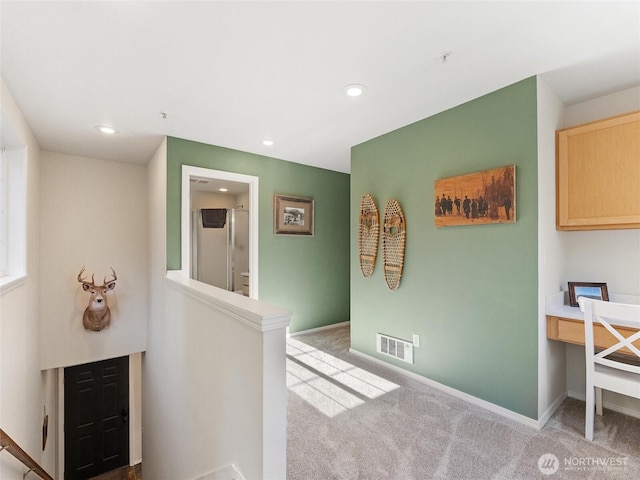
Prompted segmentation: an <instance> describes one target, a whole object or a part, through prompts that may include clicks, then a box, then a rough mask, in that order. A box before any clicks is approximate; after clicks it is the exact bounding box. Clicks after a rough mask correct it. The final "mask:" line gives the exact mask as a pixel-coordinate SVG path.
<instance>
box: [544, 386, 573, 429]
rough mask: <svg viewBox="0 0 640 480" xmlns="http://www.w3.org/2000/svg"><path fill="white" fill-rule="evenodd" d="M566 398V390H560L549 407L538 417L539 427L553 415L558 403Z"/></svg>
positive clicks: (558, 406)
mask: <svg viewBox="0 0 640 480" xmlns="http://www.w3.org/2000/svg"><path fill="white" fill-rule="evenodd" d="M566 398H567V392H562V393H561V394H560V395H558V396H557V397H556V399H555V400H554V401H553V402H552V403H551V405H549V408H547V409H546V410H545V412H544V413H543V414H542V415H541V416H540V418H538V423H539V424H540V428H542V427H544V426H545V425H546V424H547V422H548V421H549V419H550V418H551V417H552V416H553V414H554V413H555V412H556V410H557V409H558V408H560V405H561V404H562V402H564V400H565V399H566Z"/></svg>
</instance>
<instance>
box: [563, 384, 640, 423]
mask: <svg viewBox="0 0 640 480" xmlns="http://www.w3.org/2000/svg"><path fill="white" fill-rule="evenodd" d="M603 393H604V392H603ZM567 396H568V397H570V398H575V399H576V400H581V401H583V402H584V401H586V396H585V393H584V392H574V391H571V390H569V391H568V392H567ZM602 406H603V408H606V409H608V410H612V411H614V412H618V413H623V414H625V415H628V416H630V417H634V418H640V412H639V411H638V410H636V409H635V408H629V407H625V406H623V405H618V404H617V403H613V402H609V401H606V400H603V401H602Z"/></svg>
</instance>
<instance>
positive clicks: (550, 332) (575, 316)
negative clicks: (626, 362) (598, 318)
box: [545, 292, 640, 354]
mask: <svg viewBox="0 0 640 480" xmlns="http://www.w3.org/2000/svg"><path fill="white" fill-rule="evenodd" d="M565 298H566V292H558V293H556V294H554V295H550V296H548V297H547V298H546V305H545V313H546V316H547V338H548V339H549V340H558V341H560V342H566V343H573V344H575V345H584V315H583V313H582V312H581V311H580V308H579V307H570V306H569V305H566V304H565ZM610 300H611V301H612V302H619V303H633V304H638V303H640V297H639V296H636V295H615V294H611V295H610ZM618 330H619V331H620V333H621V334H622V335H623V336H625V337H629V336H630V335H633V334H634V333H635V332H637V331H638V329H635V328H626V327H618ZM593 332H594V333H593V334H594V343H595V347H596V348H600V349H603V348H608V347H610V346H612V345H614V344H616V343H618V340H617V339H616V338H615V337H614V336H613V335H612V334H611V333H610V332H609V331H608V330H607V329H606V328H605V327H603V326H602V325H598V324H594V326H593ZM634 345H635V346H636V347H638V348H640V340H638V341H636V342H634ZM620 352H621V353H622V352H624V353H629V354H633V353H632V352H631V351H630V350H629V349H627V348H621V349H620Z"/></svg>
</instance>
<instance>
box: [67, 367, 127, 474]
mask: <svg viewBox="0 0 640 480" xmlns="http://www.w3.org/2000/svg"><path fill="white" fill-rule="evenodd" d="M64 379H65V381H64V399H65V400H64V419H65V420H64V422H65V428H64V446H65V447H64V451H65V455H64V457H65V462H64V465H65V473H64V478H65V480H86V479H88V478H91V477H95V476H96V475H100V474H101V473H105V472H109V471H111V470H114V469H116V468H119V467H122V466H126V465H129V357H120V358H113V359H109V360H104V361H101V362H94V363H88V364H85V365H78V366H74V367H67V368H65V369H64Z"/></svg>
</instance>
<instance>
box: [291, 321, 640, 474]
mask: <svg viewBox="0 0 640 480" xmlns="http://www.w3.org/2000/svg"><path fill="white" fill-rule="evenodd" d="M287 384H288V388H289V392H288V425H287V479H288V480H329V479H361V480H369V479H370V480H383V479H398V480H411V479H415V480H422V479H432V478H433V479H443V480H444V479H447V480H449V479H469V480H482V479H505V480H507V479H508V480H512V479H536V478H551V479H565V478H567V479H594V480H595V479H636V478H640V419H636V418H633V417H628V416H626V415H622V414H619V413H616V412H612V411H609V410H605V412H604V417H602V418H600V417H598V416H596V426H595V438H594V442H588V441H586V440H585V439H584V402H581V401H578V400H574V399H570V398H568V399H567V400H565V402H564V403H563V404H562V405H561V407H560V408H559V409H558V411H557V412H556V413H555V414H554V416H553V417H552V418H551V419H550V420H549V422H548V423H547V425H546V426H545V427H544V428H543V429H542V430H541V431H537V430H535V429H532V428H530V427H527V426H525V425H521V424H519V423H517V422H514V421H511V420H508V419H506V418H504V417H501V416H499V415H496V414H493V413H491V412H488V411H487V410H484V409H482V408H480V407H476V406H473V405H470V404H468V403H466V402H464V401H462V400H458V399H456V398H454V397H451V396H449V395H447V394H445V393H443V392H440V391H438V390H435V389H433V388H431V387H429V386H427V385H424V384H423V383H421V382H418V381H416V380H413V379H410V378H407V377H406V376H404V375H401V374H399V373H397V372H394V371H392V370H390V369H387V368H384V367H382V366H379V365H376V364H373V363H371V362H368V361H367V360H366V359H363V358H360V357H358V356H355V355H353V354H350V353H349V327H348V326H347V327H340V328H335V329H332V330H326V331H323V332H318V333H313V334H308V335H302V336H298V337H294V338H291V339H289V340H288V344H287ZM539 465H540V466H539ZM543 472H544V473H543Z"/></svg>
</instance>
